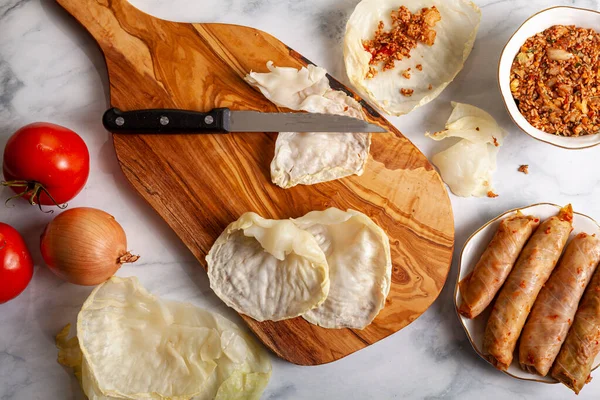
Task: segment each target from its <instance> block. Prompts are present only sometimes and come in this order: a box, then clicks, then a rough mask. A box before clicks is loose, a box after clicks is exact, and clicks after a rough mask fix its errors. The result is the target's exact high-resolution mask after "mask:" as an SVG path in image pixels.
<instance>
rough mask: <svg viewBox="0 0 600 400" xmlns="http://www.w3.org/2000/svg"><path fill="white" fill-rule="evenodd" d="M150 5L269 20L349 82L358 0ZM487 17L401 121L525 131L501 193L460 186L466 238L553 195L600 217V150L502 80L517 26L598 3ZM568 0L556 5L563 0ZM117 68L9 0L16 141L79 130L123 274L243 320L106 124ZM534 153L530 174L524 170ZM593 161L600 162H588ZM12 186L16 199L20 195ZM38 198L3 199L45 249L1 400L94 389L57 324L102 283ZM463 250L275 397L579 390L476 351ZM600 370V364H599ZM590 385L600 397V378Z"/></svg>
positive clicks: (189, 13)
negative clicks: (139, 190)
mask: <svg viewBox="0 0 600 400" xmlns="http://www.w3.org/2000/svg"><path fill="white" fill-rule="evenodd" d="M131 1H132V3H133V4H134V5H135V6H137V7H139V8H141V9H142V10H144V11H146V12H148V13H150V14H153V15H156V16H159V17H163V18H166V19H173V20H180V21H206V22H213V21H215V22H216V21H218V22H228V23H237V24H243V25H250V26H253V27H255V28H259V29H263V30H265V31H267V32H269V33H271V34H274V35H275V36H276V37H278V38H279V39H281V40H282V41H283V42H284V43H286V44H288V45H289V46H291V47H292V48H294V49H296V50H298V51H299V52H301V53H302V54H303V55H305V56H306V57H308V58H309V59H311V60H313V61H314V62H315V63H317V64H318V65H320V66H323V67H325V68H326V69H327V70H328V71H329V72H330V73H331V74H332V75H334V76H336V77H337V78H339V79H341V80H342V81H344V82H346V83H347V79H346V78H345V74H344V68H343V61H342V47H341V44H340V43H341V37H342V35H343V31H344V26H345V22H346V19H347V17H348V16H349V15H350V13H351V11H352V10H353V8H354V6H355V5H356V4H357V3H358V0H278V1H276V0H251V1H250V0H203V1H198V0H131ZM476 2H477V3H478V5H479V6H480V7H481V9H482V12H483V20H482V23H481V28H480V31H479V35H478V37H477V41H476V43H475V47H474V49H473V52H472V54H471V56H470V58H469V59H468V61H467V63H466V65H465V68H464V70H463V71H462V72H461V73H460V75H459V76H458V78H457V79H456V80H455V81H454V83H452V84H451V85H450V86H449V87H448V88H447V89H446V90H445V91H444V92H443V93H442V95H441V96H440V97H439V98H438V99H437V100H435V101H433V102H432V103H430V104H429V105H427V106H425V107H422V108H420V109H418V110H416V111H414V112H412V113H410V114H409V115H407V116H404V117H400V118H391V121H392V122H393V123H394V124H395V125H396V126H397V127H398V128H399V129H400V130H401V131H402V132H403V133H404V134H405V135H406V136H407V137H409V138H410V139H411V140H412V141H413V142H414V143H415V144H416V145H417V146H418V147H419V148H420V149H421V150H422V151H423V152H424V153H425V154H426V155H428V156H431V155H432V154H433V153H434V152H435V151H436V150H437V149H440V148H441V147H444V146H445V145H444V144H440V143H434V142H433V141H432V140H430V139H428V138H426V137H424V135H423V133H424V132H425V131H428V130H429V131H435V130H439V129H440V128H441V127H443V125H444V122H445V120H446V119H447V117H448V115H449V114H450V110H451V107H450V101H451V100H455V101H460V102H465V103H470V104H473V105H476V106H479V107H482V108H484V109H486V110H487V111H489V112H490V113H491V114H492V115H493V116H494V117H495V118H496V119H497V120H498V121H499V123H500V124H501V125H502V126H503V127H504V128H505V129H507V130H508V132H510V136H509V137H508V138H507V140H506V143H505V145H504V147H502V148H501V150H500V154H499V157H498V171H497V173H496V174H495V183H496V189H497V193H498V194H499V195H500V197H498V198H496V199H487V198H485V199H474V198H472V199H463V198H458V197H455V196H452V195H451V199H452V204H453V206H454V215H455V223H456V249H457V250H460V249H461V248H462V246H463V244H464V241H465V240H466V238H467V237H468V236H469V235H470V234H471V232H473V231H474V230H475V229H477V228H478V227H479V226H481V225H482V224H483V223H485V222H486V221H488V220H489V219H491V218H492V217H494V216H496V215H497V214H500V213H502V212H503V211H505V210H507V209H510V208H514V207H519V206H524V205H528V204H531V203H537V202H553V203H557V204H564V203H567V202H571V203H572V204H573V206H574V208H575V209H576V210H577V211H580V212H583V213H586V214H588V215H590V216H592V217H594V218H596V219H600V202H598V201H597V199H598V198H599V196H600V182H599V180H600V178H598V174H596V173H594V172H593V171H595V170H596V169H597V154H598V151H600V150H598V149H589V150H581V151H566V150H561V149H559V148H555V147H552V146H549V145H547V144H544V143H541V142H537V141H535V140H534V139H531V138H530V137H529V136H527V135H525V134H523V133H521V132H520V131H519V130H518V129H517V127H516V126H515V125H514V124H513V123H512V122H511V121H510V119H509V117H508V115H507V114H506V112H505V110H504V106H503V105H502V102H501V98H500V94H499V91H498V89H497V85H496V65H497V61H498V57H499V54H500V52H501V50H502V47H503V46H504V44H505V42H506V41H507V40H508V38H509V37H510V35H511V34H512V33H513V32H514V30H515V29H516V28H517V27H518V26H519V25H520V24H521V23H522V22H523V21H524V20H525V19H526V18H527V17H528V16H530V15H532V14H533V13H535V12H537V11H539V10H541V9H543V8H546V7H548V6H550V5H558V4H568V5H575V6H580V7H585V8H592V9H599V8H600V5H599V3H598V1H597V0H571V1H562V2H559V1H556V2H548V1H544V0H528V1H516V0H476ZM550 3H552V4H550ZM107 106H108V100H107V74H106V68H105V66H104V62H103V58H102V56H101V54H100V51H99V50H98V48H97V46H96V44H95V43H94V42H93V40H92V39H91V38H90V37H88V36H87V35H86V33H85V32H84V30H83V29H82V28H81V27H80V26H79V25H78V24H77V23H76V22H75V21H74V20H73V19H72V18H70V17H69V16H68V15H67V14H66V13H65V12H63V11H62V9H61V8H60V7H59V6H57V5H56V4H55V3H54V2H53V1H50V0H2V2H1V4H0V148H3V147H4V144H5V143H6V141H7V139H8V137H9V136H10V135H11V134H12V133H13V132H14V131H15V130H16V129H18V128H19V127H20V126H22V125H24V124H26V123H29V122H33V121H49V122H54V123H58V124H62V125H65V126H68V127H70V128H71V129H73V130H75V131H77V132H78V133H80V134H81V135H82V137H83V138H84V140H85V141H86V143H87V145H88V147H89V150H90V153H91V161H92V166H93V168H92V170H91V175H90V178H89V181H88V183H87V186H86V188H85V190H84V191H83V192H82V193H81V194H80V195H79V196H78V197H77V198H76V199H75V200H74V201H72V202H71V203H70V206H71V207H77V206H90V207H97V208H100V209H103V210H106V211H108V212H110V213H111V214H113V215H114V216H115V217H116V219H117V220H118V221H119V222H120V223H121V224H122V226H123V227H124V228H125V230H126V232H127V233H128V238H129V247H130V249H131V250H133V251H135V252H136V253H139V254H141V255H142V259H141V260H140V261H139V262H138V263H137V264H135V265H132V266H125V267H123V268H122V269H121V270H120V271H119V272H118V275H121V276H128V275H136V276H138V277H139V279H140V280H141V282H142V284H143V285H144V286H146V287H147V288H148V289H149V290H150V291H151V292H153V293H155V294H157V295H159V296H164V297H167V298H171V299H177V300H184V301H190V302H192V303H194V304H196V305H199V306H203V307H206V308H208V309H210V310H213V311H217V312H220V313H223V314H224V315H226V316H227V317H229V318H230V319H232V320H233V321H236V322H238V323H240V324H241V323H242V322H241V319H240V318H239V317H238V316H237V315H236V314H235V313H233V312H232V311H230V310H229V309H227V308H226V307H225V306H224V305H223V304H222V303H221V302H220V300H219V299H218V298H217V297H216V296H215V295H214V294H213V293H212V292H211V290H210V289H209V286H208V279H207V277H206V274H205V273H204V271H203V270H202V268H199V265H198V263H197V261H196V260H195V259H194V258H193V257H192V255H191V253H190V252H189V251H188V250H187V249H186V248H185V247H184V246H183V245H182V244H181V243H180V241H179V240H178V238H177V237H176V236H175V234H174V233H172V232H171V231H170V229H169V228H168V227H167V225H166V224H165V223H164V222H163V221H162V220H161V219H160V218H159V217H158V216H157V215H156V214H155V213H154V212H153V211H152V210H151V209H150V207H149V206H148V205H147V204H146V203H145V202H144V201H143V200H142V199H141V198H140V197H138V195H137V194H136V193H135V192H134V191H133V190H132V189H131V188H130V187H129V185H128V183H127V182H126V181H125V178H124V177H123V175H122V173H121V171H120V169H119V166H118V165H117V161H116V158H115V154H114V151H113V147H112V141H111V139H110V137H109V135H108V133H107V132H105V130H104V129H103V127H102V125H101V123H100V115H101V114H102V112H103V111H104V110H105V109H106V108H107ZM521 164H529V166H530V174H529V175H524V174H522V173H519V172H517V168H518V167H519V165H521ZM582 171H592V172H591V173H589V172H588V173H583V172H582ZM9 194H10V193H9V191H8V190H7V189H4V190H1V191H0V198H2V199H4V198H6V197H8V195H9ZM51 218H52V217H51V216H50V215H46V214H42V213H40V212H38V210H37V209H34V208H30V207H29V206H28V205H27V204H26V203H25V202H18V203H15V206H14V207H13V208H4V207H0V221H2V222H6V223H9V224H11V225H13V226H14V227H15V228H17V229H18V230H19V231H20V232H21V233H22V234H23V235H24V237H25V238H26V241H27V243H28V245H29V247H30V249H32V253H33V257H34V259H35V263H36V270H35V275H34V278H33V280H32V282H31V284H30V286H29V287H28V288H27V289H26V291H25V292H24V293H23V294H22V295H21V296H19V297H18V298H17V299H15V300H13V301H11V302H9V303H6V304H4V305H0V399H1V400H34V399H44V400H50V399H61V400H69V399H82V398H84V396H83V394H82V392H81V390H80V388H79V386H78V384H77V381H76V380H75V378H74V377H73V376H72V375H71V374H70V373H69V372H68V371H67V370H65V369H63V368H62V367H61V366H60V365H58V364H57V362H56V349H55V347H54V336H55V334H56V333H57V332H58V331H59V330H60V329H61V328H62V327H63V326H64V325H65V324H66V323H68V322H74V321H75V318H76V315H77V312H78V310H79V308H80V307H81V305H82V303H83V301H84V299H85V298H86V297H87V295H88V294H89V292H90V291H91V288H86V287H78V286H74V285H70V284H66V283H63V282H62V281H61V280H59V279H58V278H56V277H55V276H54V275H53V274H52V273H51V272H49V270H48V269H47V268H45V267H44V266H43V263H42V260H41V258H40V255H39V251H37V247H38V245H39V234H40V232H41V231H42V228H43V226H44V225H45V224H46V223H47V222H48V221H49V220H50V219H51ZM456 261H457V260H456V259H455V260H454V264H453V266H452V270H451V272H450V275H449V278H448V283H447V285H446V287H445V289H444V291H443V292H442V294H441V295H440V297H439V299H438V300H437V301H436V302H435V304H434V305H433V306H432V307H431V308H430V309H429V310H428V311H427V312H426V313H425V314H424V315H423V316H421V317H420V318H419V319H418V320H416V321H415V322H414V323H412V324H411V325H410V326H408V327H407V328H406V329H404V330H402V331H401V332H399V333H396V334H394V335H392V336H391V337H389V338H387V339H384V340H382V341H381V342H379V343H377V344H375V345H373V346H370V347H369V348H367V349H364V350H362V351H360V352H358V353H355V354H353V355H350V356H348V357H346V358H345V359H342V360H340V361H337V362H335V363H332V364H329V365H324V366H318V367H299V366H295V365H292V364H290V363H287V362H284V361H281V360H278V359H276V358H274V357H273V376H272V379H271V382H270V383H269V386H268V388H267V390H266V392H265V394H264V398H265V399H388V398H400V399H402V398H410V399H421V398H427V399H438V398H452V399H454V398H461V399H480V398H486V399H505V398H512V399H518V398H531V399H545V400H546V399H557V400H558V399H567V398H574V397H575V396H574V395H573V394H572V393H571V392H570V391H569V390H567V389H566V388H564V387H562V386H560V385H547V384H540V383H533V382H523V381H518V380H516V379H513V378H510V377H508V376H506V375H504V374H502V373H500V372H498V371H496V370H494V369H493V368H492V367H490V366H489V365H488V364H487V363H485V362H484V361H482V360H481V359H480V358H479V357H478V356H477V355H476V353H475V352H474V351H473V350H472V349H471V346H470V344H469V342H468V341H467V337H466V335H465V333H464V332H463V329H462V327H461V326H460V324H459V322H458V319H457V317H456V314H455V312H454V306H453V302H452V292H453V289H454V283H455V279H456ZM598 374H600V373H598V372H597V373H596V375H598ZM598 376H599V377H596V379H594V380H593V381H592V382H591V383H590V384H589V385H588V386H586V388H585V389H584V390H583V392H582V394H581V395H580V396H579V397H578V398H580V399H597V398H598V397H599V396H600V375H598Z"/></svg>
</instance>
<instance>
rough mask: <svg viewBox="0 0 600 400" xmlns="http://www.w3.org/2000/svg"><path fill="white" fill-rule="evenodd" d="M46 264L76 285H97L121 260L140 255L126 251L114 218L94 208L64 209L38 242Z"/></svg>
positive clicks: (115, 269) (121, 262)
mask: <svg viewBox="0 0 600 400" xmlns="http://www.w3.org/2000/svg"><path fill="white" fill-rule="evenodd" d="M40 248H41V252H42V257H43V258H44V261H46V264H47V265H48V268H50V270H51V271H52V272H54V273H55V274H56V275H57V276H58V277H59V278H61V279H64V280H65V281H67V282H70V283H74V284H77V285H84V286H93V285H98V284H100V283H102V282H104V281H106V280H107V279H109V278H110V277H111V276H113V275H114V273H115V272H117V270H118V269H119V268H120V267H121V265H122V264H124V263H128V262H135V261H137V259H138V258H139V257H138V256H134V255H132V254H131V253H129V252H128V251H127V237H126V236H125V231H123V228H122V227H121V225H119V223H118V222H117V221H116V220H115V218H114V217H113V216H112V215H110V214H108V213H106V212H104V211H102V210H98V209H95V208H87V207H80V208H72V209H69V210H67V211H64V212H63V213H61V214H60V215H58V216H57V217H56V218H55V219H54V220H53V221H51V222H50V223H49V224H48V225H47V226H46V229H44V232H43V233H42V237H41V244H40Z"/></svg>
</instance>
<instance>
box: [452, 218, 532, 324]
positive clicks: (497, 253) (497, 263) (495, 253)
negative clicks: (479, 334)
mask: <svg viewBox="0 0 600 400" xmlns="http://www.w3.org/2000/svg"><path fill="white" fill-rule="evenodd" d="M539 224H540V220H539V219H538V218H536V217H532V216H530V215H523V213H522V212H521V211H517V213H516V214H515V215H513V216H511V217H508V218H505V219H503V220H502V221H501V222H500V226H499V227H498V230H497V231H496V234H495V235H494V237H493V238H492V241H491V242H490V243H489V244H488V247H487V248H486V249H485V251H484V252H483V254H482V255H481V258H480V259H479V261H478V262H477V265H475V268H474V269H473V271H472V272H471V273H470V274H469V275H467V277H466V278H465V279H463V280H462V281H461V282H460V284H459V285H460V294H461V296H462V304H461V305H460V307H459V309H458V312H460V313H461V314H462V315H464V316H465V317H467V318H475V317H477V316H478V315H479V314H481V312H482V311H483V310H485V309H486V307H487V306H488V305H489V304H490V303H491V302H492V300H493V299H494V296H496V293H498V290H500V288H501V287H502V285H503V284H504V281H505V280H506V277H507V276H508V274H509V273H510V271H511V270H512V268H513V266H514V264H515V261H517V257H518V256H519V253H520V252H521V250H522V249H523V246H525V243H526V242H527V239H529V237H530V236H531V234H532V233H533V231H534V230H535V229H536V228H537V227H538V225H539Z"/></svg>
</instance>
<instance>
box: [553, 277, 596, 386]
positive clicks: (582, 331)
mask: <svg viewBox="0 0 600 400" xmlns="http://www.w3.org/2000/svg"><path fill="white" fill-rule="evenodd" d="M598 352H600V268H596V272H595V273H594V276H593V277H592V281H591V282H590V284H589V286H588V287H587V289H586V290H585V293H584V295H583V299H582V300H581V303H580V304H579V308H578V309H577V313H576V314H575V321H574V322H573V326H572V327H571V329H570V330H569V333H568V335H567V339H566V340H565V343H564V344H563V346H562V348H561V350H560V353H558V357H556V361H555V363H554V367H552V377H553V378H554V379H556V380H558V381H560V382H562V383H563V384H564V385H565V386H567V387H568V388H569V389H571V390H573V391H574V392H575V393H577V394H578V393H579V391H581V389H582V388H583V386H584V385H585V384H586V383H588V382H589V381H590V380H591V379H592V378H591V377H590V372H591V370H592V368H593V366H594V360H595V359H596V356H597V355H598Z"/></svg>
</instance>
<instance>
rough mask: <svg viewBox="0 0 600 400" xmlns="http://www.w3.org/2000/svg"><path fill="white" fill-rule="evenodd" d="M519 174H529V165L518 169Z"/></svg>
mask: <svg viewBox="0 0 600 400" xmlns="http://www.w3.org/2000/svg"><path fill="white" fill-rule="evenodd" d="M519 172H522V173H524V174H525V175H527V174H529V165H521V166H520V167H519Z"/></svg>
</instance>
